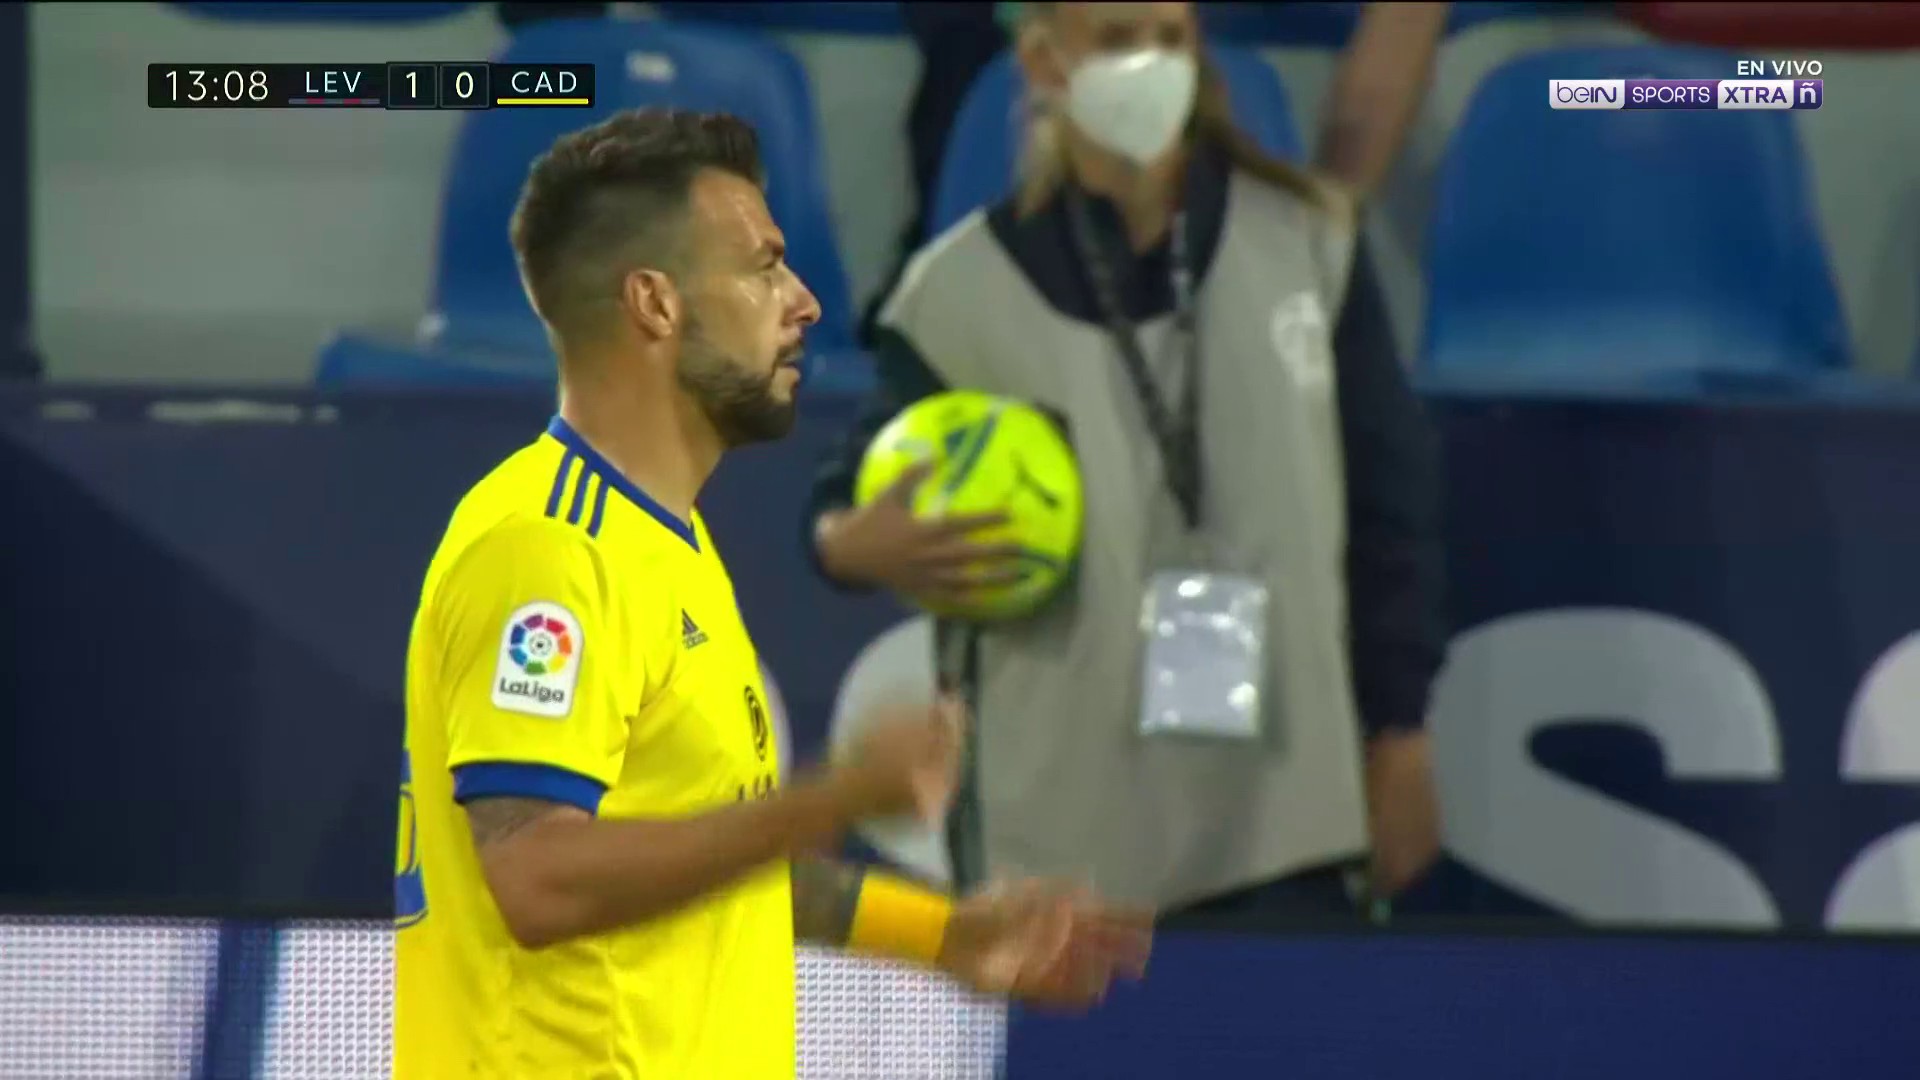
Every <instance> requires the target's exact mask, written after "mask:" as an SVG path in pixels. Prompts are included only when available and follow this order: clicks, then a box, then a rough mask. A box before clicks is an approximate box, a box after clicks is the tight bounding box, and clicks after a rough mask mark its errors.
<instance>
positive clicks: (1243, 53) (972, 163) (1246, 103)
mask: <svg viewBox="0 0 1920 1080" xmlns="http://www.w3.org/2000/svg"><path fill="white" fill-rule="evenodd" d="M1208 51H1209V52H1211V53H1212V55H1213V59H1214V62H1215V63H1216V64H1218V65H1219V67H1220V71H1221V75H1222V77H1223V78H1225V79H1226V82H1227V93H1228V97H1229V99H1230V100H1231V101H1232V102H1233V113H1234V117H1235V119H1236V120H1238V121H1239V123H1240V126H1241V127H1243V128H1244V129H1246V131H1247V133H1248V134H1250V135H1252V136H1253V137H1254V139H1255V140H1256V141H1257V142H1259V144H1260V145H1261V146H1263V147H1265V148H1266V149H1267V150H1268V151H1269V152H1270V153H1273V154H1277V155H1279V156H1281V157H1285V158H1290V159H1293V160H1296V161H1297V160H1299V159H1300V158H1301V156H1302V154H1301V149H1300V136H1299V133H1298V131H1297V129H1296V128H1295V127H1294V122H1293V107H1292V105H1291V104H1290V103H1289V102H1288V99H1287V91H1286V87H1285V86H1283V85H1282V84H1281V82H1280V75H1279V73H1278V72H1276V71H1275V70H1274V69H1273V65H1271V64H1269V63H1267V62H1266V61H1265V60H1263V59H1261V58H1260V56H1259V54H1257V53H1255V52H1253V51H1252V50H1251V49H1244V48H1240V47H1239V46H1234V45H1218V44H1215V45H1211V46H1209V50H1208ZM1025 96H1026V91H1025V80H1024V79H1022V77H1021V75H1020V68H1019V65H1018V64H1017V63H1016V62H1015V60H1014V58H1013V55H1012V53H1011V52H1003V53H1001V54H1000V55H999V56H997V57H995V58H994V60H993V62H992V63H991V64H988V65H987V67H986V68H985V69H984V70H982V71H981V72H980V74H979V76H978V77H977V78H976V79H975V80H974V83H973V86H972V87H971V88H970V89H969V90H968V91H967V97H966V100H965V101H964V102H962V103H961V105H960V113H959V115H958V116H956V117H955V118H954V121H953V132H952V134H950V135H948V136H947V152H946V155H945V156H944V157H943V158H942V160H941V164H940V181H939V183H938V184H937V185H936V187H935V191H934V198H933V213H932V215H931V217H930V219H929V221H928V223H927V226H928V229H929V231H930V232H932V233H935V234H938V233H941V232H945V231H946V230H947V228H949V227H950V226H952V225H953V224H954V223H955V222H957V221H959V220H960V219H961V218H963V217H966V216H967V215H968V214H969V213H971V212H973V210H974V209H975V208H976V207H981V206H991V205H993V204H994V203H997V202H999V201H1000V200H1001V199H1004V198H1006V197H1007V195H1008V194H1009V193H1011V192H1012V190H1013V181H1014V172H1015V167H1016V165H1017V163H1018V162H1019V160H1020V150H1021V144H1022V142H1023V141H1024V138H1025V134H1024V127H1025V124H1024V121H1025V111H1026V107H1025V103H1024V100H1023V99H1024V98H1025Z"/></svg>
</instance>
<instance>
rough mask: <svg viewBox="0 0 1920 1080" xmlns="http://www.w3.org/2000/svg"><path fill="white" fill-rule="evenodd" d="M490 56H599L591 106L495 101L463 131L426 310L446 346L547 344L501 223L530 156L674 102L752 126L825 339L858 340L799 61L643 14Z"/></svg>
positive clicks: (522, 41) (538, 347)
mask: <svg viewBox="0 0 1920 1080" xmlns="http://www.w3.org/2000/svg"><path fill="white" fill-rule="evenodd" d="M499 59H500V60H501V61H502V62H507V63H541V62H574V63H581V62H586V63H592V64H594V65H595V66H596V71H597V73H598V74H597V79H596V84H595V91H596V93H595V96H596V98H597V99H598V103H597V104H596V105H595V106H594V108H593V109H592V110H590V111H589V110H581V109H565V110H555V109H490V110H486V111H483V112H476V113H473V114H472V115H471V116H470V117H468V118H467V120H466V123H465V125H464V126H463V127H462V129H461V132H460V136H459V140H458V142H457V144H456V146H455V148H454V156H453V161H452V163H451V166H450V168H449V170H448V181H447V190H446V196H445V202H444V204H443V206H442V210H441V213H442V224H441V234H440V253H439V276H438V280H436V281H435V282H434V290H433V310H434V312H435V314H436V316H437V321H438V322H439V324H440V325H441V326H443V327H444V329H443V330H442V331H441V332H440V334H439V335H438V340H439V341H440V342H441V343H443V344H445V345H448V346H459V345H462V344H481V345H486V344H495V345H504V346H508V347H513V348H523V349H532V350H535V351H539V352H544V351H545V350H546V348H547V343H546V337H545V334H544V332H543V331H542V330H541V327H540V324H539V322H538V320H537V319H536V318H535V317H534V314H533V311H532V309H531V308H529V307H528V305H527V301H526V297H525V295H524V294H523V293H522V291H521V287H520V278H519V274H518V272H517V270H516V269H515V266H514V260H513V249H512V247H511V245H510V244H509V242H508V239H507V221H508V219H509V218H510V217H511V216H512V213H513V205H514V202H515V200H516V199H518V197H519V194H520V186H521V184H522V182H523V181H524V180H525V179H526V175H527V166H528V165H529V164H530V163H531V162H532V161H533V159H534V158H536V157H538V156H539V155H540V154H541V153H542V152H543V151H545V150H546V149H547V147H548V146H549V145H550V144H551V143H552V142H553V140H554V138H555V137H556V136H558V135H560V134H561V133H562V132H565V131H570V130H573V129H576V128H580V127H584V126H586V125H587V124H590V123H593V122H595V121H598V120H601V119H603V118H605V117H607V116H610V115H612V114H613V113H615V112H619V111H621V110H623V109H628V108H633V107H637V106H646V105H675V106H681V107H686V108H694V109H704V110H723V111H726V112H731V113H733V114H735V115H737V116H739V117H741V118H742V119H744V120H747V121H748V122H750V123H752V124H753V126H754V127H755V128H756V129H757V130H758V131H759V135H760V150H761V155H762V157H763V159H764V160H765V163H766V168H767V174H768V185H767V187H768V191H767V200H768V203H769V204H770V205H771V207H772V210H773V216H774V220H775V221H777V222H778V223H779V225H780V227H781V228H782V229H783V230H784V231H785V232H786V236H787V247H788V250H789V252H790V254H789V256H788V259H789V261H790V262H791V263H792V265H793V267H794V270H795V271H796V272H797V273H799V275H800V276H801V278H802V279H803V280H805V281H806V283H807V285H808V287H809V288H811V289H812V290H813V291H814V294H815V295H816V296H818V297H819V298H820V307H821V311H822V316H821V321H820V325H819V326H818V327H816V328H815V330H814V332H813V334H812V335H810V336H811V338H812V339H813V340H814V341H816V342H817V343H818V345H819V346H820V347H821V348H836V347H844V346H846V345H848V344H850V343H851V342H852V340H853V335H852V322H853V305H852V303H851V301H850V299H849V297H848V289H847V280H846V270H845V269H844V267H843V266H842V264H841V261H840V252H839V248H838V245H837V244H836V243H835V240H834V232H833V222H832V218H831V216H830V215H829V214H828V211H827V197H826V189H825V183H824V173H823V168H822V163H821V161H820V157H819V143H818V139H817V138H816V135H815V130H814V116H813V98H812V94H811V92H810V91H809V89H808V86H807V80H806V75H805V73H804V72H803V71H802V69H801V67H800V64H799V62H798V61H797V60H795V59H794V58H793V57H792V56H791V55H790V54H788V53H787V52H786V51H785V50H783V49H781V48H780V47H779V46H777V45H775V44H773V43H772V42H770V41H768V40H766V39H764V38H760V37H757V36H752V35H748V34H744V33H741V32H737V31H732V30H728V29H725V28H720V27H704V26H681V25H676V24H671V23H665V22H659V21H648V22H627V21H619V20H605V21H603V20H556V21H554V22H546V23H536V24H534V25H532V26H530V27H527V28H526V29H525V30H523V31H521V32H520V33H519V34H518V35H517V36H516V37H515V38H514V39H513V41H512V42H511V43H509V44H508V46H507V47H506V49H505V51H504V52H502V54H501V55H500V57H499Z"/></svg>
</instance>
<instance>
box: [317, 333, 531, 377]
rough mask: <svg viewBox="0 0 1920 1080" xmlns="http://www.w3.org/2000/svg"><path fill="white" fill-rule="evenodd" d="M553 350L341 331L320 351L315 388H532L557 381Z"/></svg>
mask: <svg viewBox="0 0 1920 1080" xmlns="http://www.w3.org/2000/svg"><path fill="white" fill-rule="evenodd" d="M554 370H555V369H554V365H553V357H552V355H551V354H550V353H545V352H540V353H519V352H502V353H488V352H484V351H480V350H475V349H466V350H460V351H450V350H446V349H441V348H436V347H433V346H422V345H416V344H412V343H406V342H397V341H385V340H381V339H380V338H377V337H373V336H369V335H365V334H341V335H337V336H336V337H335V338H334V339H333V340H332V341H329V342H328V343H327V345H326V347H325V348H323V349H321V351H320V366H319V369H318V370H317V371H316V372H315V373H314V377H313V381H314V384H315V385H317V386H326V387H343V386H421V387H428V386H452V387H468V386H472V387H489V386H530V385H538V384H541V383H547V384H551V383H552V382H553V380H554Z"/></svg>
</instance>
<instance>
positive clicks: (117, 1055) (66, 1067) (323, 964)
mask: <svg viewBox="0 0 1920 1080" xmlns="http://www.w3.org/2000/svg"><path fill="white" fill-rule="evenodd" d="M217 936H218V928H217V926H216V925H215V924H213V923H204V924H180V923H161V922H143V921H137V920H126V921H111V922H109V921H105V920H100V921H84V922H83V921H77V920H67V921H60V922H55V921H50V920H12V921H3V922H0V1080H82V1078H85V1080H119V1078H123V1077H124V1078H126V1080H166V1078H173V1077H179V1078H183V1080H184V1078H186V1077H188V1076H190V1075H191V1072H192V1069H193V1064H194V1061H195V1058H196V1054H197V1051H198V1045H199V1041H200V1037H201V1030H202V1027H203V1026H204V1024H205V1020H206V1005H207V1000H208V990H209V988H210V984H211V980H212V973H213V967H214V960H215V941H216V938H217ZM277 957H278V960H277V965H276V975H275V977H274V980H273V991H272V994H271V996H270V998H269V1001H268V1003H267V1009H266V1015H265V1018H264V1026H265V1030H264V1031H263V1032H262V1041H261V1057H260V1068H259V1070H258V1075H259V1076H260V1077H262V1078H263V1080H386V1077H387V1066H388V1058H389V1054H390V1048H391V1025H392V1015H393V1013H392V997H391V994H392V985H393V935H392V932H391V931H390V930H389V929H387V928H386V927H385V926H384V925H382V924H378V923H369V924H344V923H327V924H293V925H290V926H288V927H287V928H285V929H284V930H283V932H282V933H281V934H280V937H279V944H278V949H277ZM798 974H799V1043H800V1076H801V1078H802V1080H992V1078H993V1077H994V1075H995V1071H996V1066H997V1063H998V1062H999V1060H1000V1056H1001V1052H1002V1050H1003V1047H1004V1039H1005V1034H1006V1013H1005V1010H1004V1007H1003V1006H1002V1005H1000V1004H999V1003H998V1002H995V1001H992V1000H985V999H981V998H978V997H975V996H974V995H971V994H967V993H965V992H963V991H961V990H960V989H958V988H957V987H955V986H954V985H953V984H952V983H950V982H948V981H946V980H944V979H940V978H937V977H935V976H932V975H929V974H926V973H924V972H920V971H915V970H911V969H908V968H904V967H897V966H894V965H890V964H880V963H874V962H871V961H867V960H862V959H855V958H852V957H847V956H842V955H838V954H834V953H827V952H817V951H812V950H802V951H801V953H800V957H799V973H798Z"/></svg>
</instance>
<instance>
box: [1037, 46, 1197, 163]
mask: <svg viewBox="0 0 1920 1080" xmlns="http://www.w3.org/2000/svg"><path fill="white" fill-rule="evenodd" d="M1198 85H1199V69H1198V66H1197V65H1196V64H1195V63H1194V60H1193V57H1192V56H1190V55H1188V54H1186V53H1184V52H1169V51H1167V50H1165V49H1141V50H1139V51H1137V52H1125V53H1108V54H1105V55H1101V56H1094V57H1090V58H1088V59H1087V60H1085V61H1082V62H1081V64H1080V66H1079V67H1077V68H1075V69H1074V72H1073V75H1072V77H1071V78H1069V79H1068V80H1067V115H1068V116H1069V117H1070V118H1071V119H1072V120H1073V126H1074V127H1076V128H1079V129H1080V132H1081V134H1083V135H1085V136H1086V137H1087V138H1089V139H1092V140H1093V141H1094V142H1095V143H1098V144H1099V145H1100V146H1101V147H1102V148H1104V149H1106V150H1110V151H1112V152H1113V153H1116V154H1119V155H1120V156H1121V157H1124V158H1126V159H1128V160H1129V161H1132V162H1133V163H1134V164H1135V165H1147V164H1151V163H1152V162H1154V161H1156V160H1158V159H1159V157H1160V156H1161V155H1162V154H1164V153H1166V152H1167V151H1168V150H1169V149H1171V148H1172V146H1173V143H1174V140H1175V139H1177V138H1179V137H1180V132H1181V131H1183V130H1185V128H1186V126H1187V120H1188V118H1189V117H1191V116H1192V115H1193V98H1194V93H1195V91H1196V89H1197V88H1198Z"/></svg>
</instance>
